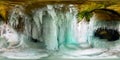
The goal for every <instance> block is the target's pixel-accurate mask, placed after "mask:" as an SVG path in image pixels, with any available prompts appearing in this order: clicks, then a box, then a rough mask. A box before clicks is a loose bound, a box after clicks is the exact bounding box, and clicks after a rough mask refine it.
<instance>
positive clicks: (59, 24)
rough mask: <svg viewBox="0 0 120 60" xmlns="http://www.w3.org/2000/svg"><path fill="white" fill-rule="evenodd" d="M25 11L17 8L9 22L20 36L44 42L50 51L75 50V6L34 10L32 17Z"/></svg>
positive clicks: (10, 16)
mask: <svg viewBox="0 0 120 60" xmlns="http://www.w3.org/2000/svg"><path fill="white" fill-rule="evenodd" d="M24 9H25V8H24V7H23V6H19V5H17V6H15V7H14V9H13V10H11V11H10V15H9V20H8V24H9V25H10V26H12V27H13V28H14V29H16V30H17V32H18V34H19V35H20V36H21V34H22V35H24V36H25V37H26V38H27V39H28V41H30V40H33V41H39V42H42V43H44V44H43V46H45V47H46V48H47V49H48V50H58V49H61V48H74V47H75V46H77V45H78V43H77V42H76V39H77V37H76V34H75V32H76V29H77V25H76V24H77V19H76V14H77V10H76V9H75V7H74V5H63V4H58V5H46V6H45V7H42V8H36V9H34V10H32V12H31V15H27V14H26V13H25V11H24ZM26 38H24V39H26ZM38 45H39V44H38Z"/></svg>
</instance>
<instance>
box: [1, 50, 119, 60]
mask: <svg viewBox="0 0 120 60" xmlns="http://www.w3.org/2000/svg"><path fill="white" fill-rule="evenodd" d="M119 56H120V51H116V50H108V49H95V48H92V49H84V50H81V49H77V50H69V49H68V50H67V49H66V50H64V51H46V50H44V49H1V51H0V60H16V59H19V60H25V59H28V60H29V59H30V60H36V59H40V60H63V59H73V60H74V59H81V60H83V59H90V60H96V59H103V60H106V59H113V60H114V59H117V60H119V59H120V58H119Z"/></svg>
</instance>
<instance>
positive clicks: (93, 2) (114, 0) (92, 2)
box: [0, 0, 120, 20]
mask: <svg viewBox="0 0 120 60" xmlns="http://www.w3.org/2000/svg"><path fill="white" fill-rule="evenodd" d="M46 4H65V5H68V4H74V5H75V6H76V7H77V8H78V10H79V11H80V12H82V11H91V10H93V9H96V8H108V9H113V10H116V11H118V12H120V1H119V0H0V15H1V16H2V17H3V18H4V19H5V20H6V19H7V13H8V11H9V10H10V9H12V8H13V7H14V6H15V5H22V6H24V7H25V12H26V13H30V12H31V10H33V9H35V8H40V7H44V6H45V5H46Z"/></svg>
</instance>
